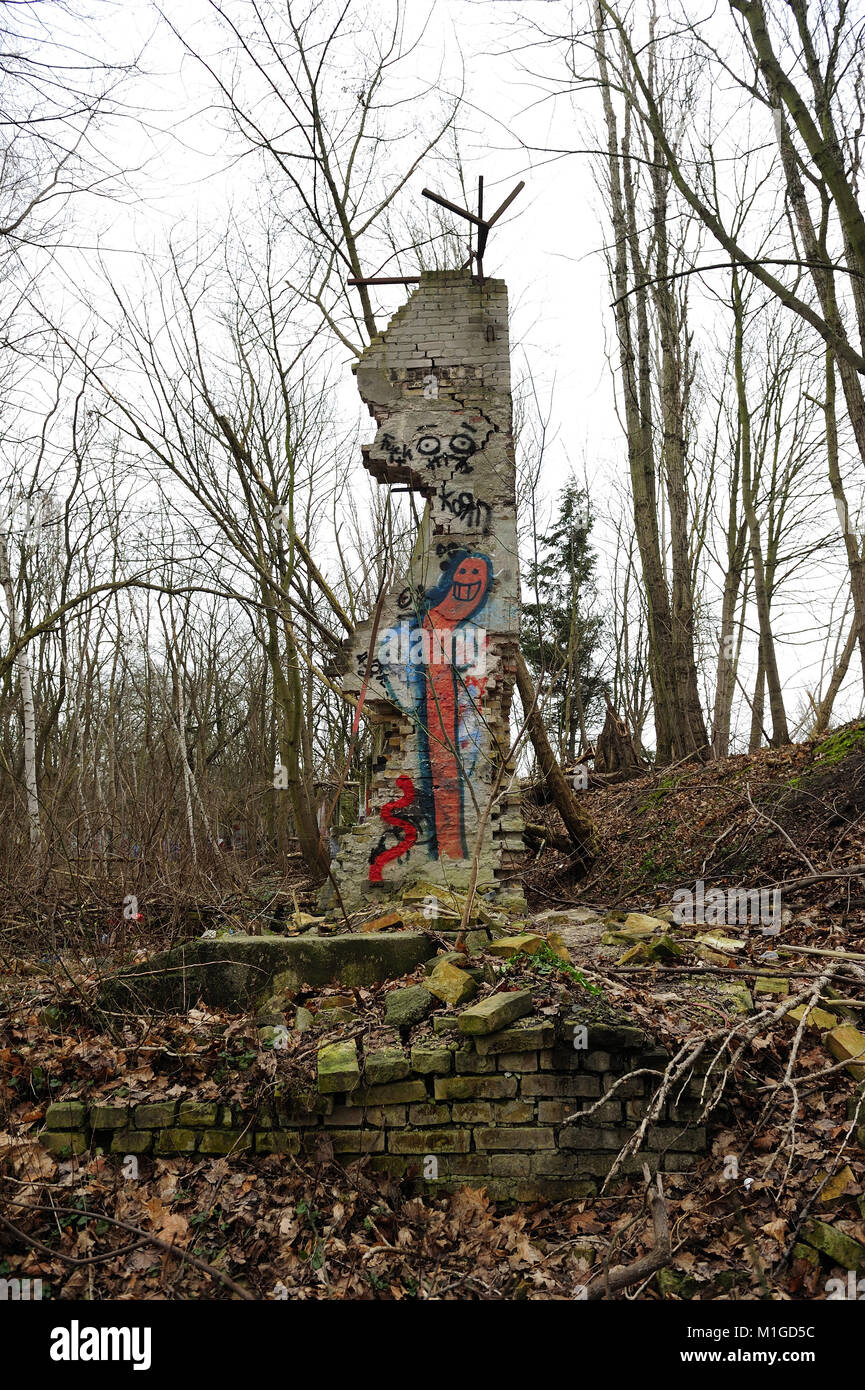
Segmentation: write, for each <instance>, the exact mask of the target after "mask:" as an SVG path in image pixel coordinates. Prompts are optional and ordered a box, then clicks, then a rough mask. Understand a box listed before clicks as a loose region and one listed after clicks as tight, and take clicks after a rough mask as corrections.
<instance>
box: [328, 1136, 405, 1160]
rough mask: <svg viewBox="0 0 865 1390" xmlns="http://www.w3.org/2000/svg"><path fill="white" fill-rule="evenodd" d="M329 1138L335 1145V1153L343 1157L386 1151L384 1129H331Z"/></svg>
mask: <svg viewBox="0 0 865 1390" xmlns="http://www.w3.org/2000/svg"><path fill="white" fill-rule="evenodd" d="M327 1137H328V1139H329V1140H330V1141H331V1143H332V1144H333V1151H334V1153H335V1154H339V1155H340V1156H341V1157H346V1156H347V1155H349V1154H377V1153H381V1152H382V1151H383V1150H384V1143H385V1140H384V1130H383V1129H331V1130H328V1133H327ZM391 1144H393V1140H391Z"/></svg>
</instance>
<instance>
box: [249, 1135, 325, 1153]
mask: <svg viewBox="0 0 865 1390" xmlns="http://www.w3.org/2000/svg"><path fill="white" fill-rule="evenodd" d="M331 1137H332V1136H331ZM255 1152H256V1153H259V1154H296V1153H300V1135H299V1134H293V1133H292V1132H291V1131H290V1130H287V1129H271V1130H268V1131H267V1132H266V1133H265V1134H256V1136H255Z"/></svg>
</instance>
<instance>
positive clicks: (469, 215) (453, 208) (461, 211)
mask: <svg viewBox="0 0 865 1390" xmlns="http://www.w3.org/2000/svg"><path fill="white" fill-rule="evenodd" d="M421 193H422V194H423V196H424V197H425V198H431V199H432V201H433V202H434V203H440V204H441V206H442V207H443V208H447V209H448V211H449V212H455V213H456V214H457V216H458V217H465V218H466V220H467V221H469V222H473V223H474V224H475V226H476V227H485V226H486V225H487V224H486V223H485V222H484V221H483V220H482V219H481V218H480V217H477V216H476V215H475V214H474V213H473V212H466V210H465V208H461V207H457V204H456V203H449V202H448V200H447V198H442V197H440V196H439V194H438V193H433V192H432V190H431V189H429V188H422V189H421Z"/></svg>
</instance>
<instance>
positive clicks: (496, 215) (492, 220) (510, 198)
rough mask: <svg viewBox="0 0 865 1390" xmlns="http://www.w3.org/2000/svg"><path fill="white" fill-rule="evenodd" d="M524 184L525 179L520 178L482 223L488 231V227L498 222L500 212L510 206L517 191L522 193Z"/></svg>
mask: <svg viewBox="0 0 865 1390" xmlns="http://www.w3.org/2000/svg"><path fill="white" fill-rule="evenodd" d="M525 186H526V184H525V179H520V181H519V183H518V184H517V186H516V188H515V189H514V190H513V192H512V193H509V194H508V196H507V197H506V198H505V201H504V202H503V203H502V205H501V207H500V208H496V211H495V212H494V213H493V215H492V217H490V218H488V219H487V221H486V222H485V223H484V226H485V227H486V229H487V231H489V229H490V227H492V226H494V225H495V223H496V222H498V220H499V218H500V217H501V215H502V213H503V212H506V211H507V209H508V208H509V207H510V205H511V203H512V202H513V201H514V198H516V196H517V194H518V193H522V191H523V189H524V188H525Z"/></svg>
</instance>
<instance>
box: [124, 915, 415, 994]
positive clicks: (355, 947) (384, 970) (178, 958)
mask: <svg viewBox="0 0 865 1390" xmlns="http://www.w3.org/2000/svg"><path fill="white" fill-rule="evenodd" d="M435 949H436V948H435V944H434V942H433V941H431V940H430V938H429V937H428V936H426V935H425V934H424V933H423V932H394V933H391V934H387V935H386V934H384V933H376V934H374V935H371V936H368V935H360V934H357V935H348V934H340V935H336V936H326V937H325V936H317V935H314V934H313V933H311V932H307V933H306V934H305V935H304V936H298V937H285V936H231V937H224V938H223V939H222V940H216V941H213V940H210V941H203V940H199V941H190V942H187V943H186V944H185V945H182V946H175V947H173V949H172V950H170V951H167V952H165V953H164V954H163V955H159V956H154V957H153V958H152V959H151V960H148V961H145V962H144V963H143V964H142V965H137V966H133V967H132V968H131V969H129V970H125V971H123V972H122V974H119V975H115V976H114V977H113V978H112V979H110V980H108V981H107V982H106V984H105V986H104V987H103V991H102V994H103V999H104V1000H106V1001H110V1002H111V1003H112V1004H113V1005H115V1006H117V1005H120V1006H121V1007H127V1008H134V1009H138V1008H141V1007H142V1005H145V1006H150V1007H156V1008H163V1009H172V1010H177V1009H182V1010H186V1009H188V1008H189V1007H190V1006H191V1005H192V1004H194V1003H195V1002H196V1001H197V1000H198V999H202V1000H204V1002H205V1003H207V1004H213V1005H216V1006H217V1007H221V1008H234V1007H237V1008H243V1007H245V1006H246V1005H248V1004H250V1003H251V1002H253V1001H254V1000H256V999H257V998H260V997H261V996H262V994H264V993H265V992H267V993H273V991H274V989H275V988H279V989H280V990H288V991H293V990H298V989H300V987H301V985H303V984H309V985H313V986H319V987H320V986H323V985H329V984H334V983H337V982H338V983H339V984H343V985H347V986H354V985H371V984H377V983H378V982H380V981H382V980H392V979H396V978H398V977H399V976H400V975H406V974H409V973H410V972H411V971H413V970H416V969H417V967H418V966H419V965H422V964H423V962H424V961H426V960H428V959H429V958H430V957H431V956H433V955H434V954H435Z"/></svg>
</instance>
